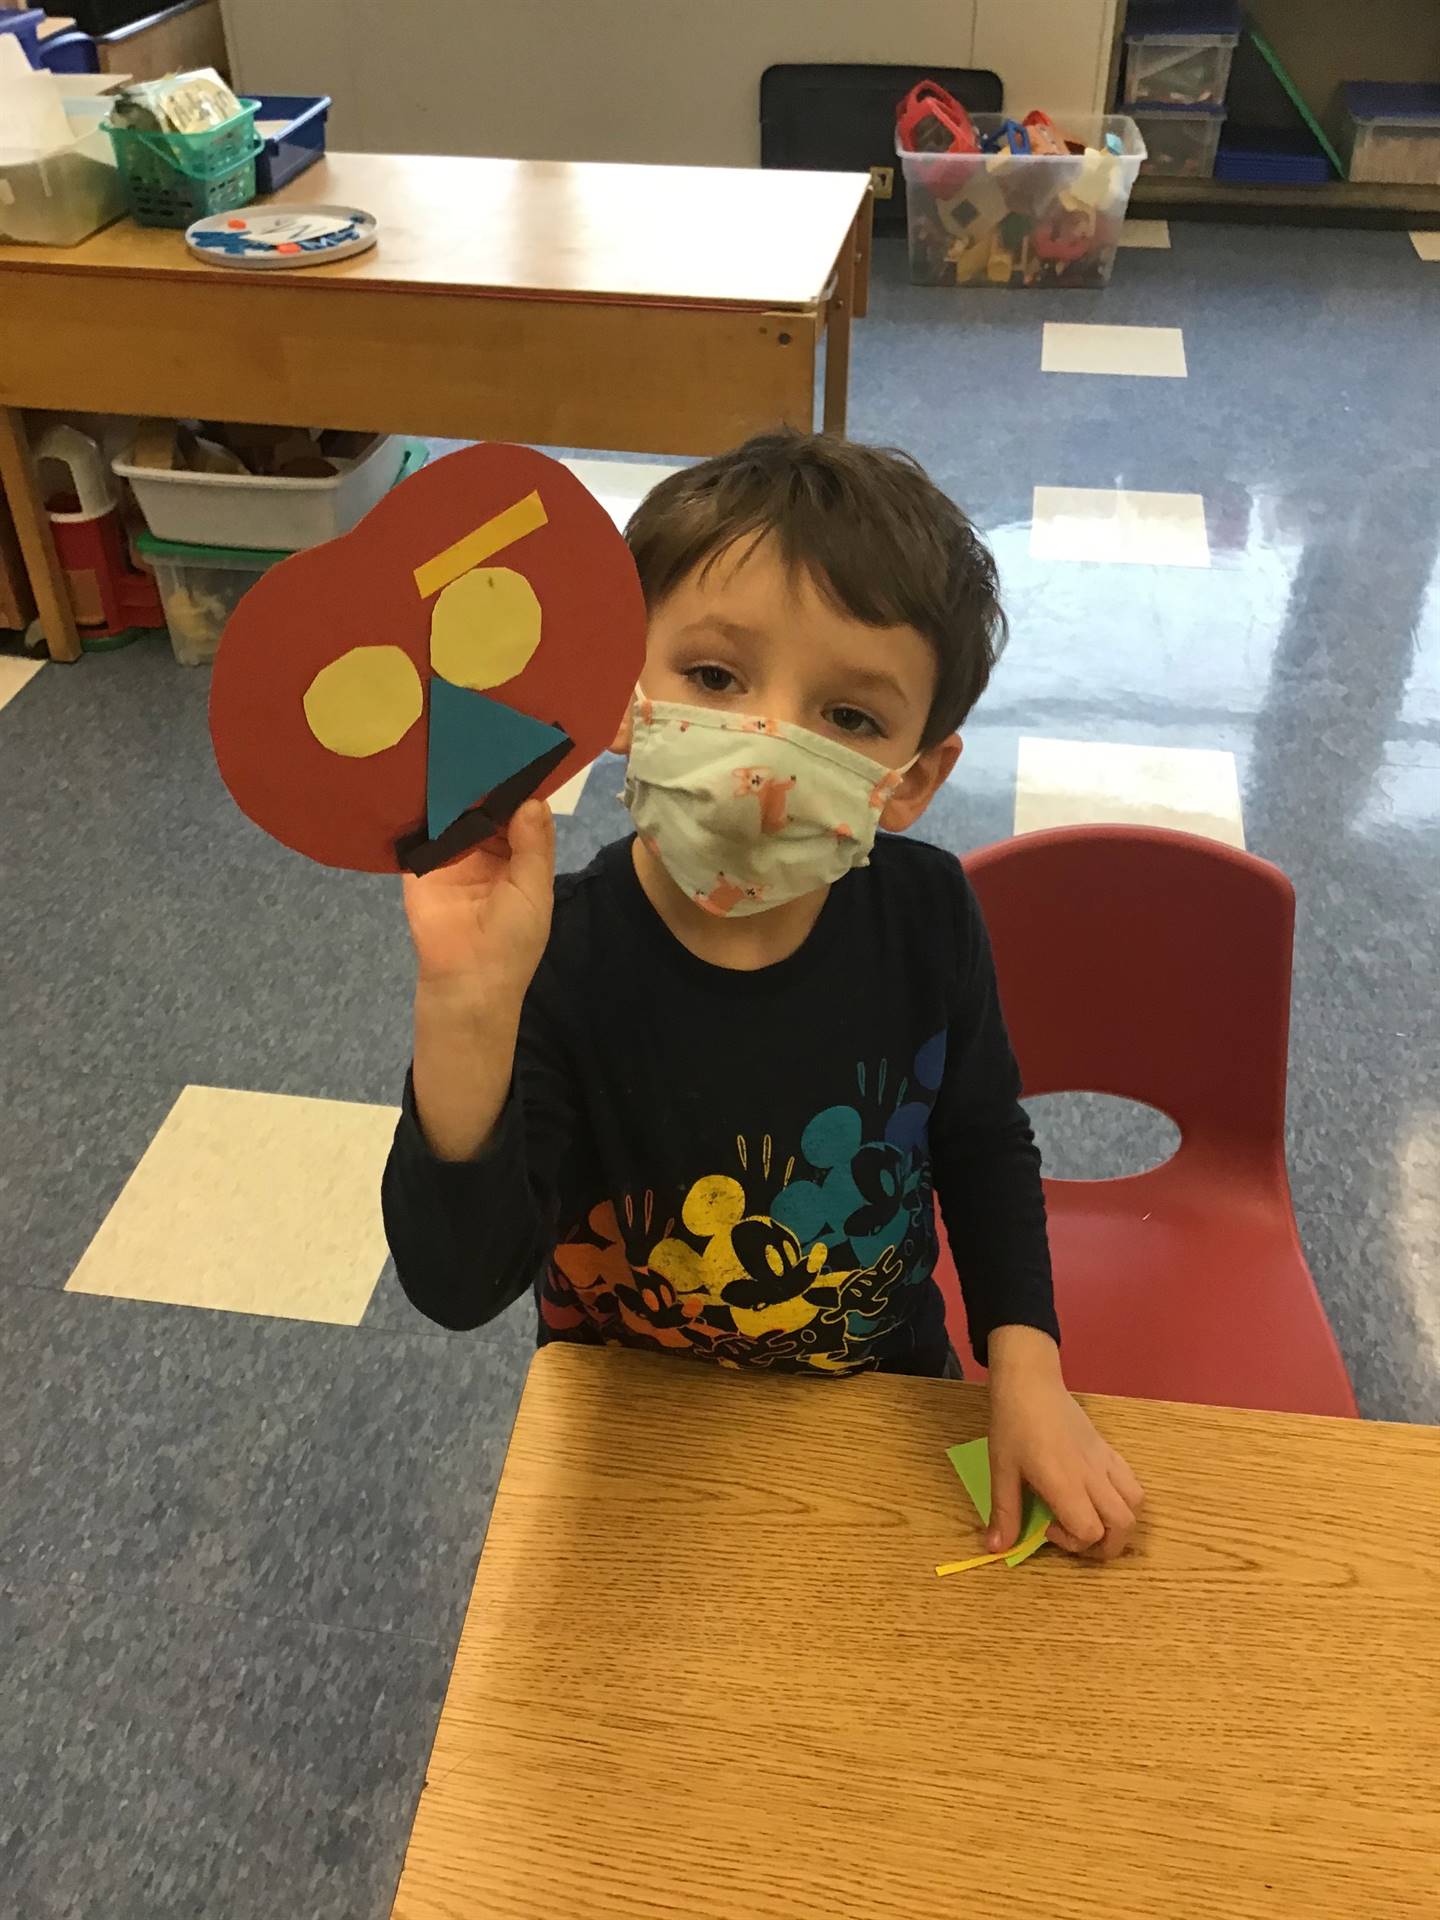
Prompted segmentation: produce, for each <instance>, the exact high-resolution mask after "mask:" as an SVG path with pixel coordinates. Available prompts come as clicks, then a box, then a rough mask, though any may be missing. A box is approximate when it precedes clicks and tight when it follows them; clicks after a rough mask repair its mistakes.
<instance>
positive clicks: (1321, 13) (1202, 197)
mask: <svg viewBox="0 0 1440 1920" xmlns="http://www.w3.org/2000/svg"><path fill="white" fill-rule="evenodd" d="M1124 12H1125V9H1124V7H1123V6H1122V7H1121V9H1120V14H1121V18H1120V20H1119V22H1118V24H1117V28H1116V32H1117V35H1118V38H1119V39H1120V40H1121V41H1123V39H1124V34H1125V21H1124ZM1246 12H1247V14H1248V15H1249V17H1250V18H1251V19H1252V20H1253V21H1254V23H1255V25H1256V26H1257V27H1259V29H1260V31H1261V32H1262V33H1263V34H1264V35H1265V37H1266V39H1267V40H1269V42H1270V44H1271V45H1272V46H1273V47H1274V48H1275V50H1276V52H1277V53H1278V54H1279V56H1280V58H1281V60H1283V61H1284V63H1285V66H1286V69H1287V70H1288V72H1289V74H1290V77H1291V78H1292V79H1293V81H1294V82H1295V85H1296V86H1297V87H1298V88H1299V90H1300V92H1301V94H1302V95H1303V96H1304V98H1305V100H1306V101H1307V102H1308V103H1309V106H1310V110H1311V111H1312V113H1314V114H1315V116H1316V118H1317V119H1318V120H1319V121H1320V124H1321V125H1322V126H1323V127H1324V129H1325V131H1326V133H1327V134H1329V136H1330V138H1331V139H1332V140H1333V141H1335V143H1336V145H1337V146H1338V145H1340V144H1341V133H1342V115H1341V112H1340V88H1341V86H1342V85H1343V83H1344V82H1345V81H1347V80H1435V81H1440V4H1437V0H1363V4H1359V5H1357V4H1356V3H1355V0H1246ZM1131 206H1132V207H1133V208H1135V210H1136V211H1137V212H1143V213H1145V214H1148V215H1151V216H1156V215H1173V216H1174V217H1176V218H1185V219H1192V218H1193V219H1215V220H1235V219H1243V218H1244V217H1245V216H1246V215H1247V214H1253V215H1254V216H1255V217H1256V218H1257V219H1265V220H1272V221H1273V220H1275V219H1277V218H1279V219H1283V220H1293V221H1295V222H1297V223H1301V224H1313V225H1317V226H1318V225H1323V226H1340V225H1346V226H1349V225H1354V226H1382V227H1414V228H1424V227H1440V186H1394V185H1389V184H1384V185H1381V184H1371V183H1369V182H1367V181H1359V180H1331V181H1329V182H1328V183H1327V184H1326V185H1324V186H1311V187H1295V186H1271V185H1265V186H1246V185H1238V184H1235V183H1232V182H1229V181H1223V180H1181V179H1167V178H1165V177H1163V176H1161V175H1158V174H1143V173H1142V174H1141V176H1140V178H1139V179H1138V180H1137V181H1136V183H1135V191H1134V193H1133V194H1132V195H1131Z"/></svg>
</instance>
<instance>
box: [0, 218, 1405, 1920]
mask: <svg viewBox="0 0 1440 1920" xmlns="http://www.w3.org/2000/svg"><path fill="white" fill-rule="evenodd" d="M903 275H904V266H903V258H902V255H901V252H900V249H899V248H898V247H896V246H894V245H891V244H882V246H881V247H880V248H879V251H878V257H877V287H876V295H875V300H874V304H873V307H872V316H871V318H870V319H869V320H868V321H867V322H866V323H865V324H864V326H863V327H862V328H861V329H860V331H859V335H858V339H857V347H856V359H855V370H854V400H853V412H852V430H853V431H854V433H855V434H856V435H857V436H859V437H862V438H866V439H881V440H888V441H893V442H896V443H898V444H901V445H904V446H907V447H909V448H910V449H912V450H913V451H914V452H915V453H916V454H918V455H919V456H920V457H921V458H922V459H923V460H924V461H925V462H926V464H927V465H928V466H929V467H930V469H931V471H932V472H933V473H934V474H935V476H936V477H937V479H939V480H940V481H941V482H942V484H944V485H945V486H947V487H948V488H949V489H950V490H951V491H952V492H953V493H954V494H955V496H956V497H957V498H958V499H960V500H961V501H962V502H963V503H964V504H965V505H967V506H968V507H969V508H970V509H971V510H972V511H973V512H974V513H975V514H976V516H977V518H978V519H979V520H980V521H981V522H982V524H983V525H984V526H986V527H987V528H988V529H989V530H990V531H991V533H992V535H993V537H994V539H995V543H996V547H997V551H998V554H999V557H1000V561H1001V564H1002V567H1003V571H1004V577H1005V583H1006V589H1007V596H1008V600H1009V605H1010V608H1011V613H1012V620H1013V627H1014V639H1013V642H1012V647H1011V651H1010V654H1009V656H1008V658H1007V660H1006V661H1005V663H1004V666H1003V667H1002V669H1001V672H1000V674H999V676H998V678H997V680H996V682H995V686H994V689H993V692H992V694H991V696H990V697H989V698H988V699H987V701H986V703H985V705H984V707H983V709H982V711H981V713H980V715H979V716H977V719H976V722H975V724H974V726H973V727H972V729H971V732H970V738H969V745H968V750H967V753H966V756H965V759H964V761H963V763H962V775H961V778H960V779H959V780H958V781H957V782H956V783H955V785H954V786H953V788H952V789H951V790H950V791H948V792H947V793H946V794H945V795H944V796H943V798H942V800H941V802H940V803H939V804H938V805H937V808H936V810H935V812H934V813H933V814H932V816H931V819H930V822H929V829H928V830H929V832H930V835H931V837H933V838H935V839H938V840H940V841H942V842H943V843H945V844H947V845H950V846H952V847H954V848H956V849H964V848H966V847H970V846H973V845H977V844H980V843H982V842H984V841H987V840H990V839H993V838H997V837H999V836H1000V835H1002V834H1004V833H1006V832H1008V831H1009V830H1010V826H1011V822H1012V818H1013V807H1014V777H1015V761H1016V749H1017V745H1018V741H1019V739H1020V737H1021V735H1022V734H1041V735H1047V736H1051V737H1058V738H1062V739H1063V738H1075V739H1082V740H1106V741H1112V742H1125V743H1130V744H1139V745H1147V744H1148V745H1165V746H1193V747H1212V748H1214V747H1219V748H1223V749H1225V750H1227V751H1230V752H1233V753H1234V754H1235V755H1236V756H1237V761H1238V765H1239V769H1240V774H1241V786H1242V797H1243V806H1244V820H1245V829H1246V834H1247V839H1248V843H1249V845H1250V846H1251V847H1252V848H1253V849H1254V850H1255V851H1257V852H1259V853H1261V854H1264V855H1266V856H1268V857H1270V858H1272V859H1275V860H1277V861H1278V862H1279V863H1280V864H1281V865H1282V866H1283V867H1284V868H1285V869H1286V870H1287V871H1288V872H1289V873H1290V874H1291V875H1292V877H1293V878H1294V880H1295V883H1296V886H1297V889H1298V891H1299V898H1300V925H1299V933H1298V944H1297V953H1296V1003H1295V1023H1294V1051H1293V1062H1292V1101H1291V1161H1292V1167H1293V1171H1294V1177H1295V1187H1296V1198H1297V1209H1298V1212H1299V1216H1300V1221H1301V1227H1302V1232H1303V1236H1304V1239H1305V1242H1306V1246H1307V1249H1308V1251H1309V1253H1310V1256H1311V1260H1312V1263H1313V1265H1314V1269H1315V1272H1316V1276H1317V1279H1318V1281H1319V1284H1320V1286H1321V1289H1322V1292H1323V1294H1324V1297H1325V1300H1326V1304H1327V1306H1328V1308H1329V1311H1330V1313H1331V1315H1332V1318H1333V1320H1334V1322H1335V1325H1336V1328H1337V1332H1338V1334H1339V1336H1340V1340H1341V1344H1342V1346H1343V1348H1344V1351H1345V1354H1346V1358H1347V1360H1348V1362H1349V1364H1350V1367H1351V1370H1352V1373H1353V1375H1354V1378H1355V1381H1356V1384H1357V1388H1358V1390H1359V1394H1360V1398H1361V1401H1362V1405H1363V1407H1364V1410H1365V1412H1366V1413H1367V1414H1369V1415H1371V1416H1382V1417H1387V1416H1388V1417H1397V1418H1411V1419H1427V1420H1440V1199H1437V1195H1440V1026H1437V1020H1436V1002H1437V984H1440V975H1437V967H1440V963H1437V953H1440V584H1437V569H1436V557H1437V548H1440V459H1437V453H1436V448H1437V445H1440V383H1437V381H1436V378H1435V351H1434V349H1435V341H1436V339H1437V338H1440V267H1437V266H1435V265H1427V264H1426V263H1424V262H1421V261H1419V260H1417V258H1416V256H1415V253H1414V250H1413V249H1412V247H1411V245H1410V243H1409V241H1408V240H1407V238H1406V237H1405V236H1404V235H1403V234H1398V233H1396V234H1379V233H1377V234H1356V233H1311V232H1288V231H1284V230H1279V231H1266V230H1258V229H1251V228H1246V229H1230V228H1224V227H1197V228H1188V229H1187V228H1184V227H1177V228H1176V229H1175V232H1174V246H1173V250H1172V251H1170V252H1168V253H1164V252H1143V253H1131V254H1126V255H1123V256H1122V257H1121V260H1120V264H1119V269H1118V272H1117V277H1116V280H1115V283H1114V285H1113V286H1112V287H1111V288H1110V289H1109V290H1108V291H1107V292H1106V293H1104V294H1103V295H1102V294H1097V295H1090V294H1082V293H1068V294H1066V293H1057V294H1020V293H1016V294H1010V295H1006V294H990V293H986V292H980V293H975V294H968V295H959V294H956V293H954V292H952V291H946V290H941V289H914V288H911V287H909V286H908V285H907V284H905V282H904V278H903ZM1047 318H1056V319H1064V320H1071V321H1085V320H1089V319H1095V320H1104V321H1107V322H1112V323H1122V324H1123V323H1130V324H1142V325H1164V326H1179V327H1181V328H1183V330H1184V336H1185V348H1186V354H1187V358H1188V364H1189V376H1188V378H1187V379H1185V380H1183V381H1182V380H1134V379H1126V378H1122V377H1109V376H1096V377H1088V376H1085V377H1076V376H1062V375H1053V374H1047V375H1042V374H1041V372H1040V334H1041V323H1042V322H1043V321H1044V320H1045V319H1047ZM1037 484H1040V485H1047V486H1077V487H1078V486H1083V487H1108V486H1117V485H1118V486H1124V487H1128V488H1138V489H1154V490H1159V491H1193V492H1196V493H1199V494H1201V495H1203V497H1204V500H1205V506H1206V518H1207V527H1208V534H1209V540H1210V546H1211V552H1212V560H1213V564H1212V566H1211V568H1210V569H1209V570H1208V571H1197V570H1191V569H1184V568H1173V569H1164V568H1150V567H1142V566H1098V567H1084V566H1076V565H1059V564H1056V563H1053V562H1046V563H1041V562H1039V561H1036V560H1032V559H1031V557H1030V555H1029V551H1028V522H1029V517H1030V505H1031V490H1032V488H1033V487H1034V486H1035V485H1037ZM205 696H206V686H205V680H204V676H203V675H200V674H195V673H186V672H183V671H181V670H179V669H178V668H176V667H174V666H173V664H172V663H171V662H170V660H169V658H168V657H167V655H166V652H165V650H164V648H163V644H159V643H156V644H148V643H147V644H144V645H141V646H139V647H136V648H134V649H131V650H130V651H128V652H126V653H123V654H120V655H117V656H110V657H97V658H93V659H91V660H89V661H87V662H86V663H85V664H84V665H83V666H82V667H80V668H78V669H74V670H59V669H47V670H46V671H44V672H42V673H41V674H40V675H39V676H38V677H37V678H36V680H35V681H34V682H32V683H31V685H30V686H29V687H27V688H26V689H25V690H24V691H23V692H22V693H21V694H20V695H19V696H18V697H17V698H16V700H15V701H14V702H13V703H12V704H11V705H10V706H9V707H8V708H6V709H5V710H4V711H3V712H0V767H3V791H4V796H5V810H4V823H3V831H0V901H3V915H0V970H3V979H4V981H5V1018H4V1021H3V1024H0V1690H3V1698H0V1783H3V1788H0V1915H4V1916H6V1920H9V1916H11V1915H14V1916H16V1920H62V1917H63V1920H70V1917H71V1916H82V1915H83V1916H87V1920H88V1917H89V1916H97V1915H102V1914H103V1915H104V1916H105V1920H132V1916H133V1917H134V1920H169V1916H172V1915H173V1916H180V1915H186V1916H193V1915H196V1914H204V1915H207V1916H208V1915H211V1914H219V1913H224V1914H225V1915H226V1916H227V1920H252V1917H253V1920H260V1916H262V1915H263V1916H265V1917H266V1920H270V1917H271V1916H274V1915H277V1914H281V1915H287V1916H288V1915H296V1916H300V1915H304V1916H306V1917H307V1920H319V1917H320V1916H330V1915H334V1916H336V1917H337V1920H339V1916H344V1917H345V1920H380V1917H381V1916H383V1915H385V1914H387V1913H388V1911H389V1903H390V1899H391V1897H392V1894H393V1890H394V1884H395V1880H396V1877H397V1875H398V1871H399V1865H400V1859H401V1854H402V1850H403V1846H404V1841H405V1836H406V1834H407V1832H408V1829H409V1824H410V1820H411V1817H412V1814H413V1810H414V1803H415V1799H416V1796H417V1795H418V1792H419V1789H420V1784H421V1780H422V1778H423V1772H424V1764H425V1756H426V1753H427V1751H428V1745H429V1741H430V1737H431V1734H432V1731H433V1727H434V1721H435V1716H436V1713H437V1712H438V1708H439V1702H440V1699H441V1695H442V1691H443V1686H444V1680H445V1676H446V1673H447V1671H448V1667H449V1662H450V1657H451V1654H452V1652H453V1648H454V1643H455V1637H456V1633H457V1631H458V1626H459V1621H460V1617H461V1611H462V1608H463V1605H464V1600H465V1596H466V1593H467V1591H468V1588H469V1583H470V1580H471V1577H472V1575H473V1570H474V1565H475V1560H476V1556H477V1554H478V1552H479V1548H480V1542H481V1538H482V1534H483V1529H484V1524H485V1518H486V1514H487V1511H488V1507H489V1502H490V1499H491V1496H492V1493H493V1488H494V1483H495V1478H496V1474H497V1471H498V1467H499V1463H500V1460H501V1458H502V1455H503V1451H504V1445H505V1440H506V1435H507V1433H508V1429H509V1425H510V1421H511V1417H512V1414H513V1409H514V1405H515V1400H516V1396H517V1393H518V1390H519V1383H520V1380H521V1377H522V1373H523V1369H524V1365H525V1362H526V1358H527V1355H528V1351H529V1346H530V1326H529V1321H528V1315H527V1312H526V1310H525V1308H524V1307H523V1306H522V1307H521V1308H519V1309H517V1310H515V1311H514V1312H512V1313H511V1314H510V1315H509V1316H507V1318H506V1320H505V1321H504V1322H503V1323H501V1324H500V1325H498V1326H496V1327H494V1328H491V1329H489V1330H488V1331H487V1332H485V1333H484V1334H481V1335H469V1336H450V1335H446V1334H443V1333H441V1332H440V1331H439V1330H437V1329H435V1328H433V1327H429V1326H428V1325H426V1324H425V1323H423V1322H421V1321H419V1320H418V1319H417V1318H416V1317H415V1316H414V1315H413V1314H412V1312H411V1311H410V1309H409V1308H408V1306H407V1305H406V1303H405V1302H404V1301H403V1299H401V1298H400V1297H399V1295H398V1292H397V1290H396V1289H395V1287H394V1283H393V1279H391V1278H390V1277H389V1276H388V1275H387V1276H386V1277H385V1278H384V1279H382V1282H381V1285H380V1287H379V1289H378V1290H377V1292H376V1295H375V1297H374V1299H373V1301H372V1303H371V1305H370V1308H369V1311H368V1313H367V1314H366V1317H365V1320H364V1322H363V1324H362V1325H361V1327H359V1328H358V1329H357V1328H348V1329H347V1328H338V1327H326V1326H319V1325H311V1324H301V1323H296V1322H291V1321H285V1320H258V1319H251V1318H247V1317H245V1316H239V1315H228V1314H210V1313H206V1312H203V1311H197V1310H193V1309H184V1308H175V1307H165V1306H151V1305H143V1304H139V1303H135V1302H129V1301H123V1300H108V1299H99V1298H89V1297H83V1296H76V1295H69V1294H66V1293H64V1292H63V1291H62V1289H63V1287H64V1283H65V1280H66V1278H67V1276H68V1275H69V1273H70V1271H71V1269H72V1267H73V1266H74V1263H75V1261H76V1260H77V1258H78V1257H79V1255H80V1253H81V1252H82V1251H83V1249H84V1247H85V1246H86V1244H87V1243H88V1241H89V1239H90V1237H91V1235H92V1234H93V1232H94V1230H95V1228H96V1227H97V1226H98V1224H99V1223H100V1221H101V1220H102V1219H103V1218H104V1216H105V1213H106V1211H107V1210H108V1208H109V1206H110V1205H111V1203H112V1202H113V1200H114V1198H115V1196H116V1194H117V1193H118V1191H119V1189H120V1187H121V1186H122V1184H123V1183H124V1181H125V1179H126V1177H127V1175H128V1174H129V1172H130V1170H131V1169H132V1168H133V1166H134V1164H135V1162H136V1160H137V1159H138V1157H139V1155H140V1153H141V1152H142V1151H143V1149H144V1147H145V1145H146V1144H147V1142H148V1141H149V1139H150V1137H151V1136H152V1134H153V1133H154V1131H155V1129H156V1127H157V1126H158V1125H159V1123H160V1121H161V1119H162V1118H163V1117H164V1115H165V1113H166V1111H167V1110H168V1108H169V1106H170V1104H171V1102H172V1101H173V1100H174V1098H175V1096H176V1094H177V1093H178V1092H179V1090H180V1088H181V1087H182V1086H183V1085H184V1084H185V1083H187V1082H195V1081H199V1082H204V1083H209V1084H214V1085H221V1086H226V1085H228V1086H237V1087H249V1088H259V1089H264V1090H266V1091H271V1092H286V1093H308V1094H320V1095H326V1096H331V1097H335V1098H341V1099H350V1100H366V1101H371V1100H393V1099H394V1098H395V1097H396V1094H397V1089H398V1086H399V1081H400V1075H401V1073H402V1070H403V1066H404V1060H405V1053H406V1036H407V1006H406V992H407V952H406V942H405V938H404V932H403V927H402V924H401V919H400V914H399V907H398V902H397V899H396V897H395V892H394V889H393V887H391V886H389V885H388V884H386V883H384V882H382V881H376V880H370V879H364V878H359V877H357V876H351V875H326V874H323V873H321V872H319V871H318V870H316V869H313V868H311V867H309V866H307V865H305V864H303V863H301V862H299V861H297V860H295V859H293V858H292V857H291V856H289V855H287V854H285V853H283V852H282V851H281V850H280V849H279V848H278V847H274V846H272V845H270V844H269V843H268V842H267V841H265V840H263V839H262V838H261V837H260V836H259V835H258V834H257V833H255V832H254V831H253V830H252V829H251V828H250V827H249V826H248V825H247V824H246V823H245V822H244V821H243V820H242V819H240V817H239V816H238V815H237V814H236V813H235V812H234V810H233V809H232V808H231V807H230V805H229V803H228V801H227V799H226V797H225V795H224V794H223V792H222V790H221V788H220V785H219V782H218V779H217V778H216V775H215V772H214V769H213V766H212V764H211V761H210V757H209V753H208V748H207V742H206V735H205V727H204V703H205ZM618 785H619V777H618V767H617V765H616V763H614V762H605V763H602V764H601V766H600V767H599V769H598V770H597V771H596V773H595V774H594V775H593V776H592V779H591V781H590V784H589V786H588V788H587V790H586V792H585V795H584V798H583V799H582V801H581V804H580V808H579V811H578V813H577V814H576V816H575V817H574V818H573V819H572V820H569V821H562V822H561V824H560V847H561V858H562V861H563V862H564V863H565V864H568V865H575V864H578V863H580V862H582V861H583V860H584V859H585V858H586V857H587V856H588V854H589V853H590V851H591V850H592V849H593V848H594V847H595V846H596V845H597V844H599V843H600V842H602V841H604V840H605V839H608V838H610V837H612V836H613V835H614V834H615V833H617V832H618V831H620V829H621V827H622V824H623V816H622V815H621V812H620V810H619V807H618V805H617V800H616V795H617V792H618ZM1045 1124H1046V1129H1047V1135H1048V1138H1049V1140H1050V1142H1051V1144H1052V1146H1053V1149H1054V1154H1055V1159H1056V1164H1057V1166H1061V1167H1063V1168H1064V1169H1065V1170H1068V1171H1093V1172H1099V1171H1105V1170H1107V1169H1109V1168H1110V1167H1112V1166H1114V1165H1116V1164H1118V1163H1119V1162H1121V1161H1122V1160H1123V1159H1124V1157H1125V1156H1127V1155H1131V1154H1133V1155H1135V1156H1137V1157H1142V1156H1143V1155H1144V1154H1145V1152H1146V1150H1147V1148H1148V1146H1149V1145H1150V1142H1151V1139H1152V1133H1153V1130H1152V1129H1151V1128H1149V1127H1148V1126H1146V1125H1144V1124H1139V1125H1137V1124H1136V1123H1134V1122H1133V1121H1132V1120H1126V1119H1121V1120H1118V1121H1117V1120H1116V1119H1115V1118H1114V1116H1113V1115H1101V1114H1100V1113H1098V1112H1097V1111H1096V1109H1095V1106H1094V1103H1088V1104H1085V1105H1081V1104H1075V1105H1072V1106H1071V1107H1070V1108H1069V1109H1068V1111H1062V1112H1061V1113H1060V1114H1059V1115H1058V1116H1056V1115H1054V1114H1050V1115H1047V1116H1046V1123H1045ZM1236 1337H1237V1338H1239V1339H1243V1338H1244V1329H1243V1328H1237V1330H1236Z"/></svg>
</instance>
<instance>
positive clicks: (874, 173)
mask: <svg viewBox="0 0 1440 1920" xmlns="http://www.w3.org/2000/svg"><path fill="white" fill-rule="evenodd" d="M870 191H871V192H872V193H873V194H874V195H875V198H876V199H877V200H889V199H890V198H891V197H892V195H893V194H894V192H895V169H894V167H871V169H870Z"/></svg>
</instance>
